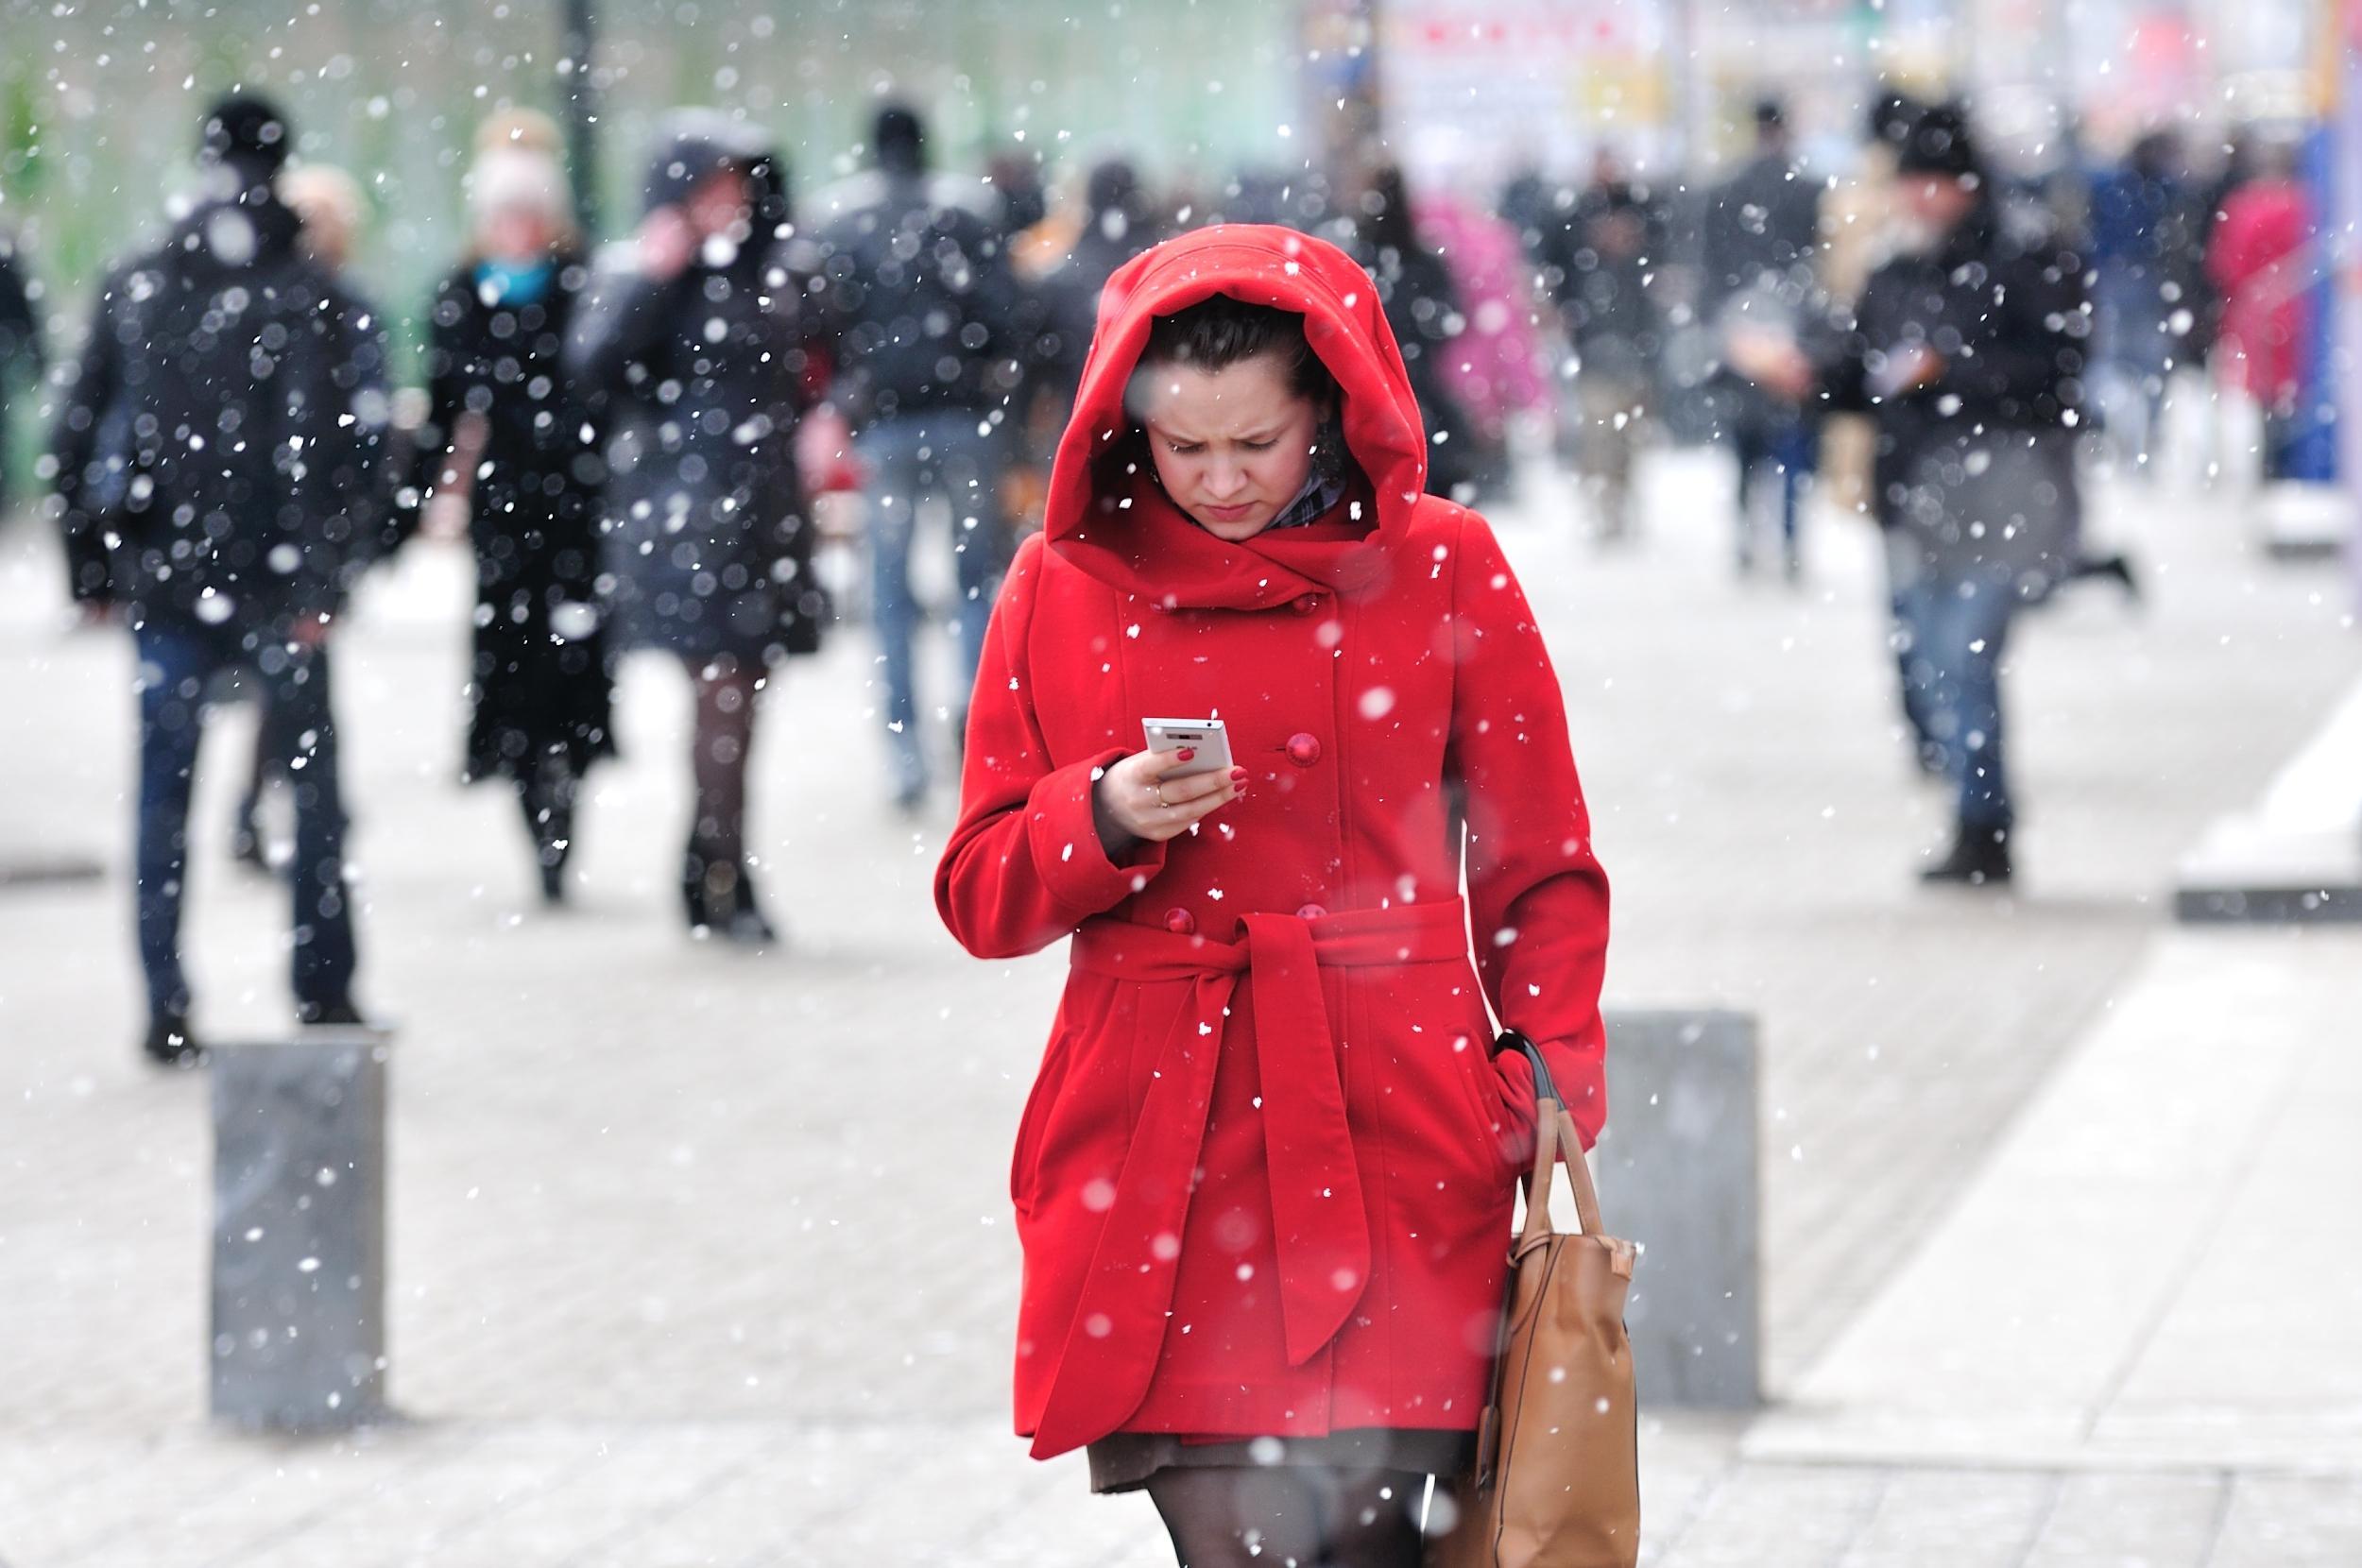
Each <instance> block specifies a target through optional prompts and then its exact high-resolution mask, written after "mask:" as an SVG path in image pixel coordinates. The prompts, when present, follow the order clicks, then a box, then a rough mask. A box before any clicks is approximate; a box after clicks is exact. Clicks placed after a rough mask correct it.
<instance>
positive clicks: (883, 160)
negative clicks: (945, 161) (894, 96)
mask: <svg viewBox="0 0 2362 1568" xmlns="http://www.w3.org/2000/svg"><path fill="white" fill-rule="evenodd" d="M869 135H870V141H871V143H872V144H873V145H875V146H876V148H877V154H878V166H879V167H880V168H881V169H884V170H885V171H886V172H887V173H889V174H917V173H920V172H921V171H923V170H924V169H925V168H926V167H927V127H926V123H925V122H924V121H922V120H920V119H919V117H918V111H916V110H915V109H913V108H911V107H910V106H909V105H907V104H888V105H886V106H885V107H884V108H883V109H881V110H879V111H878V118H877V121H876V123H875V124H874V125H873V126H872V127H871V129H870V133H869Z"/></svg>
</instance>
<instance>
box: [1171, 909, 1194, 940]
mask: <svg viewBox="0 0 2362 1568" xmlns="http://www.w3.org/2000/svg"><path fill="white" fill-rule="evenodd" d="M1165 929H1167V930H1169V931H1173V932H1176V933H1178V934H1180V935H1182V936H1188V935H1189V934H1190V932H1192V931H1194V930H1196V929H1197V916H1196V915H1193V914H1191V913H1190V912H1189V911H1187V910H1183V909H1171V910H1167V911H1165Z"/></svg>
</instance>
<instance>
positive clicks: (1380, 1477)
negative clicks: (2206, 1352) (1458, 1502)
mask: <svg viewBox="0 0 2362 1568" xmlns="http://www.w3.org/2000/svg"><path fill="white" fill-rule="evenodd" d="M1148 1495H1149V1499H1150V1501H1152V1502H1154V1503H1155V1505H1156V1511H1157V1513H1158V1514H1160V1515H1161V1516H1162V1517H1163V1519H1164V1522H1165V1530H1166V1532H1167V1533H1168V1534H1170V1535H1171V1536H1172V1550H1173V1555H1174V1557H1175V1558H1176V1559H1178V1560H1179V1563H1180V1568H1250V1565H1251V1568H1419V1559H1420V1556H1421V1554H1422V1552H1423V1551H1424V1545H1423V1543H1422V1542H1421V1540H1420V1537H1419V1508H1420V1503H1421V1501H1422V1499H1424V1498H1425V1497H1426V1495H1427V1477H1426V1476H1425V1475H1423V1474H1419V1473H1417V1472H1416V1471H1409V1470H1331V1469H1327V1468H1326V1467H1321V1466H1313V1465H1271V1466H1268V1467H1256V1468H1239V1469H1232V1468H1229V1467H1227V1466H1222V1467H1215V1466H1208V1467H1205V1468H1202V1469H1190V1468H1182V1469H1173V1470H1160V1471H1158V1472H1157V1473H1156V1474H1154V1475H1152V1476H1150V1477H1149V1478H1148Z"/></svg>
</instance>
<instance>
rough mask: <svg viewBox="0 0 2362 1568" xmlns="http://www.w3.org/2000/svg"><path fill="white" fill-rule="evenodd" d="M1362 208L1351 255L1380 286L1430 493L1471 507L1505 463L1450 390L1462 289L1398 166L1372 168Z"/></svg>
mask: <svg viewBox="0 0 2362 1568" xmlns="http://www.w3.org/2000/svg"><path fill="white" fill-rule="evenodd" d="M1360 207H1361V210H1360V212H1359V213H1357V214H1356V217H1355V221H1354V223H1353V225H1352V230H1353V236H1354V244H1353V246H1352V247H1351V254H1352V255H1353V258H1354V260H1356V261H1358V262H1360V263H1361V264H1362V266H1364V267H1366V268H1367V269H1368V270H1369V274H1370V277H1371V280H1372V281H1374V282H1375V283H1376V284H1377V285H1378V304H1379V306H1380V308H1381V309H1383V310H1384V311H1385V313H1386V324H1387V325H1388V326H1390V327H1392V328H1393V329H1394V330H1395V342H1396V343H1397V344H1398V345H1400V346H1401V349H1402V362H1403V367H1404V368H1405V369H1407V370H1409V371H1410V372H1411V390H1412V395H1413V396H1414V397H1416V398H1417V399H1418V401H1419V415H1420V418H1422V419H1423V420H1424V421H1425V422H1426V425H1427V429H1428V472H1427V487H1428V490H1429V493H1430V494H1433V495H1439V496H1444V497H1446V498H1447V499H1449V500H1454V501H1458V502H1460V503H1463V504H1468V505H1473V504H1475V503H1476V502H1477V500H1478V497H1479V492H1480V491H1487V492H1489V491H1490V490H1492V489H1495V488H1497V487H1498V486H1499V485H1500V484H1501V483H1503V481H1504V478H1505V474H1504V469H1505V467H1506V457H1505V454H1504V453H1501V452H1496V451H1490V450H1480V448H1479V444H1478V436H1477V432H1476V428H1475V424H1474V421H1472V420H1471V419H1469V418H1468V414H1467V410H1466V409H1464V408H1463V407H1462V406H1461V402H1460V397H1459V394H1457V393H1456V392H1454V391H1453V390H1452V386H1451V382H1450V379H1449V370H1448V366H1446V355H1448V354H1450V353H1451V352H1452V343H1453V340H1454V339H1456V338H1457V337H1459V336H1460V334H1461V333H1462V332H1463V331H1465V330H1466V327H1467V318H1466V314H1465V313H1464V312H1463V310H1462V308H1461V302H1460V288H1459V285H1458V284H1457V283H1455V282H1454V281H1452V276H1451V270H1450V269H1449V268H1448V267H1446V265H1445V264H1444V258H1443V257H1441V256H1439V255H1437V254H1436V253H1435V251H1434V250H1433V249H1432V248H1431V247H1429V246H1428V245H1427V243H1426V242H1425V241H1423V240H1421V239H1420V238H1419V232H1418V228H1417V226H1416V225H1415V224H1414V223H1413V222H1412V216H1411V192H1410V190H1409V188H1408V187H1407V186H1406V185H1405V184H1404V183H1403V178H1402V170H1401V169H1400V168H1398V167H1396V166H1395V165H1394V164H1392V163H1387V164H1382V165H1380V166H1379V167H1378V168H1377V169H1375V170H1373V171H1372V172H1371V175H1370V179H1369V183H1368V185H1367V186H1366V187H1365V188H1364V189H1363V191H1362V193H1361V203H1360Z"/></svg>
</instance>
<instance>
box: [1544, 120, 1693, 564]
mask: <svg viewBox="0 0 2362 1568" xmlns="http://www.w3.org/2000/svg"><path fill="white" fill-rule="evenodd" d="M1662 237H1663V218H1662V215H1661V214H1660V213H1658V212H1657V211H1656V210H1655V208H1654V207H1653V205H1652V203H1651V201H1650V200H1649V197H1648V195H1647V193H1646V192H1645V191H1644V190H1643V189H1642V188H1641V187H1639V186H1638V185H1635V183H1633V182H1632V181H1631V180H1629V179H1626V178H1625V177H1624V173H1623V168H1622V165H1621V164H1620V163H1619V162H1617V157H1616V154H1615V152H1614V151H1613V150H1612V149H1611V148H1608V147H1604V146H1603V147H1601V148H1600V150H1599V152H1598V153H1597V155H1596V156H1595V157H1594V158H1593V160H1592V164H1591V182H1590V183H1589V184H1588V185H1587V186H1585V187H1584V188H1583V190H1581V191H1579V192H1578V191H1573V190H1561V191H1560V192H1558V193H1557V196H1556V199H1554V200H1553V202H1552V203H1551V206H1550V209H1549V213H1547V214H1546V215H1545V217H1544V219H1543V222H1542V226H1541V243H1540V245H1539V247H1537V248H1538V257H1537V259H1538V260H1539V261H1540V263H1541V266H1542V277H1543V282H1544V285H1545V286H1546V287H1547V288H1548V289H1549V291H1550V296H1551V298H1553V299H1554V300H1556V301H1557V304H1558V309H1559V314H1560V316H1561V319H1562V320H1563V321H1564V323H1565V325H1566V335H1567V338H1568V340H1569V341H1570V342H1572V344H1573V345H1574V349H1575V358H1576V367H1575V410H1574V430H1573V433H1572V447H1573V452H1574V458H1575V467H1576V469H1577V470H1578V471H1579V472H1580V473H1581V474H1582V475H1583V485H1584V487H1585V489H1586V490H1588V491H1589V493H1590V497H1591V503H1592V514H1593V524H1592V526H1593V531H1594V534H1595V536H1596V537H1598V538H1599V539H1600V541H1601V542H1603V543H1604V542H1613V541H1616V540H1619V539H1624V538H1628V537H1631V536H1632V535H1633V534H1634V533H1635V531H1636V529H1637V527H1638V523H1639V519H1638V516H1637V513H1636V511H1635V500H1634V470H1635V468H1636V466H1637V461H1638V456H1639V452H1640V445H1641V440H1642V436H1643V435H1644V433H1645V431H1646V429H1647V425H1648V421H1649V418H1650V415H1651V412H1652V409H1653V407H1654V405H1655V401H1656V392H1657V353H1658V349H1659V347H1660V343H1661V332H1662V327H1661V323H1660V321H1659V318H1658V314H1657V308H1656V301H1655V300H1654V299H1652V298H1651V297H1650V294H1649V282H1650V278H1651V274H1652V268H1653V267H1654V266H1655V265H1656V261H1655V260H1654V259H1653V258H1655V257H1656V256H1657V254H1658V250H1659V248H1660V247H1659V246H1658V244H1657V242H1658V241H1659V240H1660V239H1661V238H1662Z"/></svg>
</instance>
